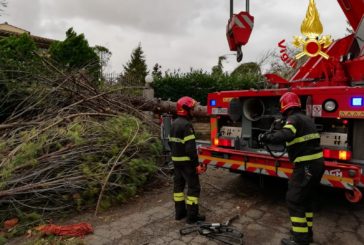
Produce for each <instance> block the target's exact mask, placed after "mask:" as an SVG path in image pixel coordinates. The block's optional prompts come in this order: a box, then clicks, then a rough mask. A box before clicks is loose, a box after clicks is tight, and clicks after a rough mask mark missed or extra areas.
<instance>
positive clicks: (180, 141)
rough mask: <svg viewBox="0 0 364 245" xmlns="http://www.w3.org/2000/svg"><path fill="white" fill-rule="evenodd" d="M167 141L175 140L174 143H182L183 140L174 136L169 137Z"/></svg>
mask: <svg viewBox="0 0 364 245" xmlns="http://www.w3.org/2000/svg"><path fill="white" fill-rule="evenodd" d="M169 141H171V142H176V143H182V144H183V140H182V139H179V138H175V137H169Z"/></svg>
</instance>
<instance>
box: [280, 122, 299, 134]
mask: <svg viewBox="0 0 364 245" xmlns="http://www.w3.org/2000/svg"><path fill="white" fill-rule="evenodd" d="M283 128H288V129H290V130H291V131H292V133H294V134H296V132H297V129H296V128H295V127H294V126H293V125H292V124H286V125H284V126H283Z"/></svg>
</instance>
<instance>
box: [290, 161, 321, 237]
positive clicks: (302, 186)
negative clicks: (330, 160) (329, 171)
mask: <svg viewBox="0 0 364 245" xmlns="http://www.w3.org/2000/svg"><path fill="white" fill-rule="evenodd" d="M323 173H324V160H323V159H322V158H321V159H317V160H312V161H307V162H303V163H297V164H296V165H295V168H294V170H293V173H292V176H291V178H290V180H289V182H288V191H287V194H286V201H287V205H288V211H289V215H290V219H291V223H292V229H291V234H292V235H293V239H294V241H295V242H296V243H298V244H309V243H311V242H312V241H313V231H312V227H313V210H314V209H315V207H316V204H317V201H318V194H319V193H318V192H319V185H320V181H321V177H322V175H323Z"/></svg>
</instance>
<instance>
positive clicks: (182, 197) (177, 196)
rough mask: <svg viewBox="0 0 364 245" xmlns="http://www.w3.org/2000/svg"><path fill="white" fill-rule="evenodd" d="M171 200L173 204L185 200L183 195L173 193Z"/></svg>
mask: <svg viewBox="0 0 364 245" xmlns="http://www.w3.org/2000/svg"><path fill="white" fill-rule="evenodd" d="M173 200H174V201H175V202H181V201H184V200H185V194H184V193H183V192H175V193H173Z"/></svg>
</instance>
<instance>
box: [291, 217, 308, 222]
mask: <svg viewBox="0 0 364 245" xmlns="http://www.w3.org/2000/svg"><path fill="white" fill-rule="evenodd" d="M291 221H292V222H295V223H306V222H307V220H306V217H305V218H302V217H291Z"/></svg>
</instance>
